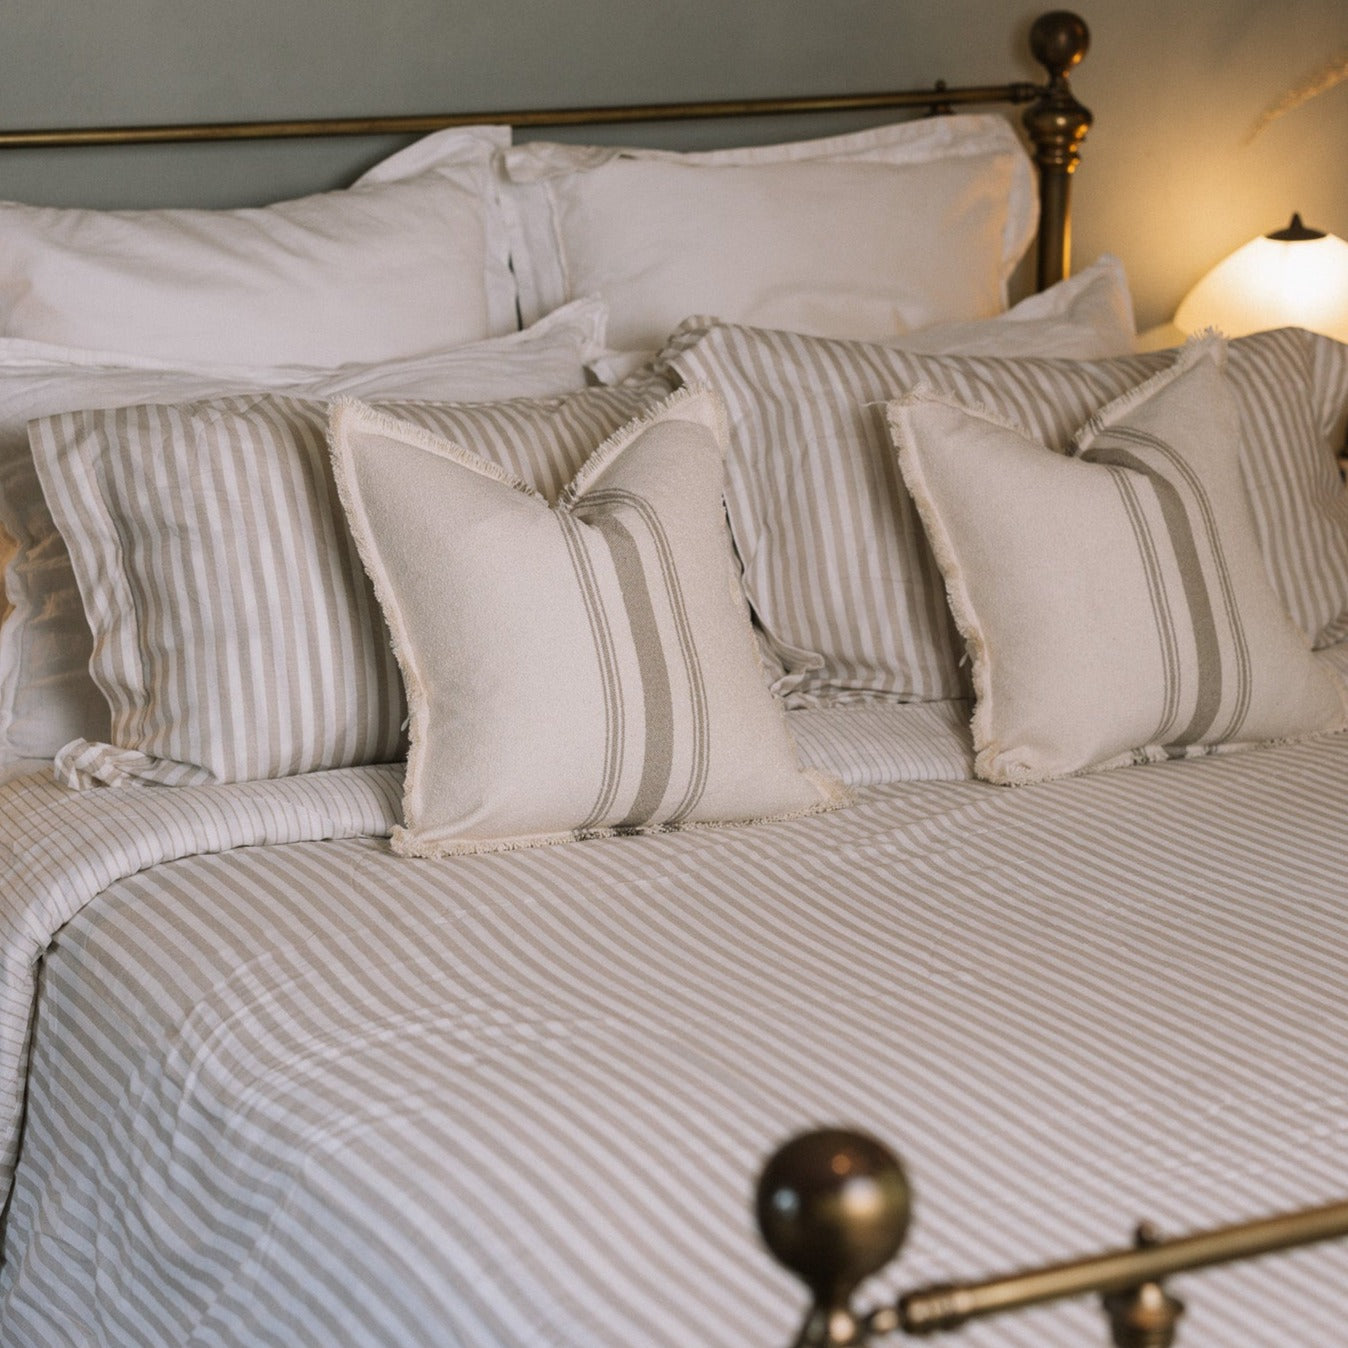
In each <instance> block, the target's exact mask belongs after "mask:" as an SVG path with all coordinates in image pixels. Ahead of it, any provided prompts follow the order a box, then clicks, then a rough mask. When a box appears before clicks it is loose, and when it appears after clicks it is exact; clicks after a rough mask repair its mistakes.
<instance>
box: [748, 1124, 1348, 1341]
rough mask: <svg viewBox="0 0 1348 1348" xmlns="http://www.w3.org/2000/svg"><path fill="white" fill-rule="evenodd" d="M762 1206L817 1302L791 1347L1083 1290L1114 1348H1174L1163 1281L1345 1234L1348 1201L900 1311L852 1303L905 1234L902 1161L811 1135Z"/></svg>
mask: <svg viewBox="0 0 1348 1348" xmlns="http://www.w3.org/2000/svg"><path fill="white" fill-rule="evenodd" d="M756 1204H757V1215H758V1225H759V1230H760V1231H761V1232H762V1234H763V1239H764V1240H765V1242H766V1243H767V1246H768V1249H769V1250H770V1251H771V1252H772V1254H773V1255H774V1256H775V1257H776V1258H777V1259H778V1261H779V1262H781V1263H782V1264H784V1265H785V1266H786V1267H787V1268H789V1269H790V1270H791V1271H792V1272H793V1273H795V1274H796V1275H797V1276H798V1277H800V1278H801V1279H802V1280H803V1281H804V1283H805V1284H806V1286H807V1287H808V1288H809V1289H810V1293H811V1296H812V1303H811V1306H810V1309H809V1311H808V1313H807V1315H806V1317H805V1322H804V1324H803V1325H802V1327H801V1330H800V1333H799V1335H798V1336H797V1338H796V1340H795V1344H794V1345H793V1348H831V1346H833V1345H837V1346H838V1348H863V1346H864V1345H866V1344H870V1343H874V1342H875V1341H876V1340H877V1339H879V1338H882V1337H884V1336H885V1335H888V1334H893V1333H900V1332H901V1333H904V1334H913V1335H921V1334H933V1333H936V1332H938V1331H940V1330H948V1329H956V1328H958V1327H959V1326H960V1325H962V1324H964V1323H965V1322H966V1321H969V1320H972V1319H975V1318H978V1317H982V1316H988V1315H996V1314H999V1313H1000V1312H1002V1311H1012V1310H1018V1309H1020V1308H1021V1307H1024V1306H1032V1305H1037V1304H1039V1303H1040V1302H1045V1301H1057V1300H1060V1299H1062V1298H1064V1297H1073V1296H1081V1295H1082V1294H1084V1293H1097V1294H1099V1295H1100V1296H1101V1297H1102V1300H1103V1305H1104V1309H1105V1314H1106V1315H1107V1317H1108V1319H1109V1323H1110V1329H1111V1331H1112V1335H1113V1343H1114V1344H1115V1348H1170V1346H1171V1345H1172V1344H1174V1343H1175V1340H1176V1335H1177V1332H1178V1326H1179V1319H1180V1316H1181V1315H1182V1314H1183V1312H1184V1305H1183V1303H1182V1302H1180V1301H1178V1300H1177V1299H1176V1298H1174V1297H1172V1296H1170V1294H1169V1293H1168V1292H1166V1290H1165V1288H1164V1286H1163V1285H1162V1280H1163V1279H1164V1278H1166V1277H1168V1276H1169V1275H1171V1274H1172V1273H1183V1272H1186V1271H1189V1270H1192V1269H1199V1268H1206V1267H1209V1266H1210V1265H1213V1264H1225V1263H1230V1262H1232V1261H1233V1260H1237V1259H1248V1258H1252V1257H1253V1256H1255V1255H1259V1254H1268V1253H1271V1252H1273V1251H1275V1250H1287V1249H1291V1248H1292V1247H1293V1246H1296V1245H1309V1244H1312V1243H1314V1242H1315V1241H1321V1240H1331V1239H1333V1238H1335V1237H1337V1236H1345V1235H1348V1201H1345V1202H1340V1203H1329V1204H1327V1205H1325V1206H1324V1207H1318V1208H1307V1209H1304V1210H1303V1211H1300V1212H1292V1213H1285V1214H1282V1215H1279V1216H1276V1217H1267V1218H1263V1219H1260V1220H1257V1221H1251V1222H1242V1223H1240V1224H1239V1225H1235V1226H1224V1227H1218V1228H1216V1229H1215V1230H1211V1231H1203V1232H1200V1233H1198V1234H1196V1235H1190V1236H1182V1237H1180V1238H1178V1239H1175V1240H1163V1239H1162V1238H1161V1237H1160V1236H1159V1234H1158V1233H1157V1232H1156V1231H1154V1230H1153V1229H1152V1228H1151V1227H1150V1226H1148V1225H1147V1224H1143V1226H1141V1227H1139V1229H1138V1231H1137V1236H1136V1240H1135V1243H1134V1246H1133V1248H1131V1249H1122V1250H1110V1251H1107V1252H1105V1253H1103V1254H1097V1255H1091V1256H1088V1257H1086V1258H1082V1259H1073V1260H1069V1261H1066V1262H1064V1263H1059V1264H1048V1265H1044V1266H1043V1267H1041V1268H1035V1269H1025V1270H1021V1271H1018V1272H1014V1273H1009V1274H1006V1275H1004V1276H1002V1277H996V1278H988V1279H984V1280H982V1281H980V1282H968V1283H951V1284H946V1285H942V1286H933V1287H922V1288H918V1289H916V1290H914V1291H912V1292H909V1293H907V1294H906V1295H904V1296H902V1297H900V1298H899V1300H898V1302H897V1303H896V1304H895V1305H893V1306H881V1307H879V1308H878V1309H875V1310H871V1311H867V1312H857V1311H854V1310H853V1309H852V1305H851V1300H852V1296H853V1294H854V1292H855V1291H856V1289H857V1287H858V1286H859V1285H860V1283H861V1281H862V1279H864V1278H867V1277H869V1276H870V1275H871V1274H872V1273H875V1272H877V1271H878V1270H879V1269H881V1268H883V1267H884V1266H885V1265H886V1264H887V1263H888V1262H889V1261H890V1260H891V1259H892V1258H893V1257H894V1256H895V1255H896V1254H897V1253H898V1251H899V1248H900V1247H901V1246H902V1244H903V1238H904V1236H905V1234H906V1233H907V1229H908V1219H909V1213H910V1209H911V1193H910V1190H909V1186H908V1180H907V1177H906V1176H905V1174H904V1170H903V1167H902V1165H901V1164H900V1163H899V1161H898V1158H897V1157H895V1156H894V1154H893V1153H892V1152H890V1151H889V1150H888V1149H887V1148H886V1147H884V1146H883V1145H882V1144H881V1143H879V1142H876V1141H875V1140H874V1139H872V1138H868V1137H865V1136H863V1135H862V1134H859V1133H852V1132H846V1131H843V1130H840V1129H826V1130H822V1131H819V1132H814V1133H805V1134H803V1135H801V1136H800V1137H796V1138H793V1139H792V1140H791V1141H789V1142H787V1143H786V1144H785V1145H784V1146H783V1147H781V1148H780V1149H779V1150H778V1151H777V1152H776V1153H775V1154H774V1155H773V1156H772V1158H771V1159H770V1160H769V1161H768V1163H767V1165H766V1166H765V1167H764V1169H763V1173H762V1175H761V1176H760V1178H759V1181H758V1191H757V1199H756ZM1233 1348H1235V1345H1233Z"/></svg>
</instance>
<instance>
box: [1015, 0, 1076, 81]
mask: <svg viewBox="0 0 1348 1348" xmlns="http://www.w3.org/2000/svg"><path fill="white" fill-rule="evenodd" d="M1090 48H1091V30H1090V29H1089V28H1087V27H1086V21H1085V20H1084V19H1083V18H1082V17H1081V16H1080V15H1079V14H1073V13H1072V11H1071V10H1068V9H1054V10H1050V11H1049V13H1047V14H1041V15H1040V16H1039V17H1038V18H1037V19H1036V20H1035V21H1034V23H1033V24H1032V25H1031V27H1030V51H1031V52H1032V53H1033V55H1034V59H1035V60H1036V61H1038V62H1039V64H1040V65H1041V66H1043V67H1044V69H1045V70H1047V71H1048V73H1049V78H1050V79H1052V80H1053V81H1054V83H1057V81H1059V80H1061V79H1063V78H1064V77H1065V76H1066V74H1067V72H1068V71H1069V70H1071V69H1072V67H1073V66H1076V65H1080V64H1081V61H1082V58H1083V57H1084V56H1085V55H1086V53H1087V52H1088V51H1089V50H1090Z"/></svg>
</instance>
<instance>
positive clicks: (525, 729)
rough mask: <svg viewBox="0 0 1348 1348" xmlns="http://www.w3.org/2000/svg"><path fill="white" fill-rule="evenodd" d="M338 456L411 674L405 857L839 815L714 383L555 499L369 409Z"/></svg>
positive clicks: (651, 419) (400, 843) (349, 505)
mask: <svg viewBox="0 0 1348 1348" xmlns="http://www.w3.org/2000/svg"><path fill="white" fill-rule="evenodd" d="M331 441H332V450H333V464H334V472H335V476H336V480H337V484H338V488H339V490H340V493H341V496H342V501H343V504H344V505H345V507H346V510H347V515H348V518H349V521H350V524H351V531H352V534H353V535H354V537H355V539H356V542H357V545H358V547H359V548H360V551H361V555H362V557H363V558H364V561H365V565H366V567H367V569H368V571H369V573H370V576H371V578H372V579H373V581H374V588H375V592H376V594H377V595H378V596H379V600H380V603H381V604H382V606H383V609H384V616H385V619H386V620H387V622H388V625H389V630H390V632H391V633H392V635H393V641H394V647H395V650H396V652H397V654H398V659H399V663H400V665H401V668H402V671H403V678H404V681H405V683H406V686H407V694H408V704H409V709H410V714H411V750H410V755H409V760H408V768H407V779H406V786H405V796H404V815H405V818H404V824H403V826H402V827H400V828H399V829H397V830H396V831H395V833H394V835H393V846H394V850H395V851H398V852H400V853H402V854H404V855H410V856H442V855H449V854H454V853H463V852H484V851H501V850H507V849H511V848H517V847H529V846H535V845H539V844H543V843H558V842H566V841H570V840H572V839H578V838H589V837H599V836H608V835H613V834H625V833H646V832H653V831H661V830H666V829H675V828H688V827H695V826H699V825H710V824H729V823H742V822H749V821H754V820H765V819H774V818H784V817H789V816H793V815H800V814H807V813H813V812H816V811H820V810H825V809H830V808H833V807H836V806H837V805H840V804H842V803H844V801H845V800H846V794H845V792H844V791H843V788H842V787H841V785H840V784H839V783H838V782H837V781H836V779H833V778H828V777H824V776H821V775H819V774H817V773H812V772H809V771H806V770H804V769H802V768H801V766H800V763H799V760H798V758H797V755H796V750H795V746H794V744H793V742H792V740H791V737H790V734H789V732H788V730H787V726H786V715H785V712H784V710H783V709H782V707H781V705H780V704H779V703H778V702H777V701H776V700H775V699H774V698H773V696H772V694H771V693H770V692H769V691H768V689H767V686H766V684H765V682H764V679H763V673H762V670H761V668H760V665H759V660H758V652H757V647H756V643H755V640H754V636H753V631H752V627H751V624H750V619H749V613H748V609H747V607H746V605H745V603H744V599H743V596H742V595H741V593H740V590H739V585H738V581H737V577H736V573H735V567H734V563H733V560H732V555H731V549H730V540H729V535H728V532H727V529H726V523H725V513H724V509H723V507H722V503H721V490H722V481H723V474H722V460H723V456H724V452H725V444H726V433H725V425H724V411H723V409H722V407H721V404H720V401H719V400H718V399H717V398H716V397H715V395H713V394H711V393H710V392H708V391H706V390H692V391H688V390H685V391H682V392H680V393H677V394H674V395H672V396H671V397H670V398H669V399H667V400H666V401H665V402H664V403H663V404H661V405H659V406H658V407H657V408H656V409H655V410H654V411H652V412H651V413H649V414H648V415H646V416H644V417H641V418H639V419H638V420H636V421H634V422H631V423H629V424H628V425H626V426H624V427H623V428H622V429H621V430H619V431H618V432H617V433H616V434H615V435H613V436H612V437H610V438H609V439H608V440H607V441H606V442H604V443H603V444H602V445H600V446H599V447H598V448H597V449H596V450H595V452H594V454H593V455H592V456H591V457H590V458H589V459H588V460H587V461H586V463H585V465H584V466H583V467H582V468H581V470H580V472H579V473H578V474H577V475H576V477H575V478H573V479H572V481H571V483H570V484H569V485H568V486H567V488H566V489H565V491H563V493H562V495H561V497H560V498H559V499H558V501H557V502H556V503H555V504H554V505H550V504H549V503H548V501H547V500H546V499H545V498H544V497H542V496H541V495H539V494H538V493H537V492H535V491H534V490H533V489H532V488H530V487H528V486H527V485H526V484H525V483H523V482H521V481H519V480H518V479H516V478H514V477H512V476H511V475H510V474H509V473H506V472H504V471H503V470H502V469H501V468H499V467H498V466H497V465H496V464H494V463H492V462H491V461H489V460H487V459H483V458H481V457H480V456H479V455H477V454H475V453H474V452H473V451H472V449H471V448H470V447H468V446H464V445H460V444H456V443H454V442H453V441H450V440H447V439H445V438H444V437H443V436H439V435H436V434H434V433H433V432H430V431H427V430H425V429H423V428H420V427H417V426H412V425H409V424H408V423H406V422H404V421H402V420H400V419H397V418H395V417H391V416H389V415H387V414H386V413H382V412H380V411H378V410H376V409H373V408H370V407H368V406H366V405H364V404H361V403H352V402H345V403H341V404H338V405H337V406H336V407H335V408H334V409H333V413H332V420H331Z"/></svg>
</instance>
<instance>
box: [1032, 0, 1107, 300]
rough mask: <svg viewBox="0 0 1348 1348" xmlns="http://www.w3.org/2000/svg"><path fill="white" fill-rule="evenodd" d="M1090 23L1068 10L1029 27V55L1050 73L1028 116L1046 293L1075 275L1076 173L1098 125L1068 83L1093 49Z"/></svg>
mask: <svg viewBox="0 0 1348 1348" xmlns="http://www.w3.org/2000/svg"><path fill="white" fill-rule="evenodd" d="M1090 45H1091V34H1090V29H1088V28H1087V27H1086V24H1085V22H1084V21H1083V20H1082V19H1081V18H1080V17H1079V16H1078V15H1076V14H1073V13H1071V12H1070V11H1068V10H1064V9H1055V10H1053V11H1052V12H1051V13H1048V14H1041V15H1040V16H1039V18H1037V19H1036V20H1035V21H1034V24H1033V26H1032V27H1031V28H1030V50H1031V51H1032V52H1033V53H1034V59H1035V60H1036V61H1038V62H1039V64H1040V65H1042V66H1043V67H1044V69H1045V70H1046V71H1048V86H1047V87H1046V88H1045V89H1044V90H1043V92H1042V94H1041V96H1040V97H1039V98H1038V99H1037V100H1036V101H1035V102H1034V103H1033V104H1031V106H1030V107H1028V108H1027V109H1026V110H1025V112H1024V114H1023V116H1024V122H1025V129H1026V131H1028V132H1029V135H1030V140H1031V141H1032V142H1033V143H1034V159H1035V163H1036V164H1037V165H1038V166H1039V240H1038V273H1037V276H1036V281H1035V288H1036V289H1037V290H1043V289H1045V288H1046V287H1048V286H1051V285H1053V284H1054V283H1055V282H1057V281H1061V280H1062V279H1063V277H1064V276H1068V275H1070V274H1071V270H1072V196H1071V193H1072V174H1073V173H1075V172H1076V167H1077V164H1078V163H1079V162H1080V159H1081V154H1080V151H1081V142H1082V141H1083V140H1085V138H1086V133H1087V132H1088V131H1089V130H1090V129H1091V122H1092V121H1093V120H1094V119H1093V118H1092V116H1091V111H1090V109H1089V108H1086V107H1083V106H1082V105H1081V103H1079V102H1078V101H1077V98H1076V95H1075V94H1073V92H1072V89H1071V86H1070V85H1069V84H1068V82H1067V74H1068V71H1070V70H1071V69H1072V68H1073V67H1075V66H1077V65H1079V64H1080V63H1081V60H1082V58H1083V57H1084V56H1085V55H1086V52H1087V51H1088V50H1089V49H1090Z"/></svg>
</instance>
